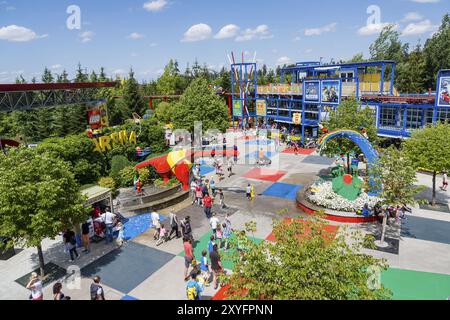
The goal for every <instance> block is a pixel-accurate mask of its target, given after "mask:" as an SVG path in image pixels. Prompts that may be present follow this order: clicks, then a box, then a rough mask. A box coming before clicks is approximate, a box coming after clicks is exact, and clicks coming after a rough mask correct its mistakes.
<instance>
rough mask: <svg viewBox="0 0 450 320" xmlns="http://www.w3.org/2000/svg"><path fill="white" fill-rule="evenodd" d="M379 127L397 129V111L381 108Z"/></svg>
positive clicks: (395, 109)
mask: <svg viewBox="0 0 450 320" xmlns="http://www.w3.org/2000/svg"><path fill="white" fill-rule="evenodd" d="M380 108H381V111H380V126H381V127H389V128H398V126H397V119H398V117H396V116H397V115H398V109H397V108H394V107H381V106H380Z"/></svg>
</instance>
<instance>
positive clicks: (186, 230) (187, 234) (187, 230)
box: [181, 216, 194, 243]
mask: <svg viewBox="0 0 450 320" xmlns="http://www.w3.org/2000/svg"><path fill="white" fill-rule="evenodd" d="M181 230H182V233H183V238H188V239H191V241H192V243H193V242H194V237H193V236H192V227H191V217H190V216H187V217H186V218H184V219H183V220H182V221H181Z"/></svg>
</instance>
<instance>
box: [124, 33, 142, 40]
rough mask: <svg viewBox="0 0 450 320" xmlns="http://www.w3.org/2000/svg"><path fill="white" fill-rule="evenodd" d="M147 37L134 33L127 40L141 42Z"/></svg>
mask: <svg viewBox="0 0 450 320" xmlns="http://www.w3.org/2000/svg"><path fill="white" fill-rule="evenodd" d="M144 37H145V36H144V35H143V34H140V33H137V32H133V33H132V34H130V35H129V36H128V37H127V38H128V39H132V40H139V39H142V38H144Z"/></svg>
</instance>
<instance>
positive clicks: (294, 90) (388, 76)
mask: <svg viewBox="0 0 450 320" xmlns="http://www.w3.org/2000/svg"><path fill="white" fill-rule="evenodd" d="M394 73H395V62H394V61H374V62H358V63H341V64H321V63H320V62H314V61H312V62H300V63H297V64H296V65H295V66H292V67H288V68H283V69H282V70H281V81H280V83H279V84H269V85H258V79H257V65H256V64H255V63H236V64H232V65H231V81H232V96H233V108H232V109H233V124H235V123H236V122H238V123H240V124H250V125H255V126H256V125H259V126H261V125H263V124H265V125H268V126H270V125H272V124H273V123H277V124H278V125H279V126H285V127H286V128H288V129H289V130H295V131H296V133H298V134H299V135H301V137H302V141H303V142H304V141H305V139H306V138H309V137H313V138H314V137H317V136H318V132H319V128H320V124H321V122H323V121H326V120H327V119H328V117H329V112H330V111H331V110H333V109H335V108H336V107H337V106H338V105H339V104H340V103H341V101H343V100H346V99H350V98H352V99H357V100H358V101H360V102H361V105H362V107H365V108H370V109H371V110H372V111H373V115H374V123H375V124H376V126H377V128H378V134H379V135H380V136H384V137H392V138H407V137H409V136H410V134H411V131H412V130H414V129H419V128H422V127H424V126H425V125H427V124H431V123H436V121H446V120H450V97H449V91H450V70H442V71H440V72H439V75H438V84H437V88H436V93H433V94H432V93H429V94H427V95H418V94H415V95H401V94H399V93H398V92H397V90H396V89H395V84H394Z"/></svg>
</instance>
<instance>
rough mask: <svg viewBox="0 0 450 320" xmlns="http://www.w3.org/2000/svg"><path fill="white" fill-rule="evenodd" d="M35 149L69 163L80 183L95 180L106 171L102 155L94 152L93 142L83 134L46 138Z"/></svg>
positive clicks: (88, 182)
mask: <svg viewBox="0 0 450 320" xmlns="http://www.w3.org/2000/svg"><path fill="white" fill-rule="evenodd" d="M37 151H38V152H39V153H46V154H50V155H52V156H53V157H55V158H60V159H62V160H64V161H67V162H69V163H71V167H70V168H71V170H72V172H73V173H74V175H75V179H76V180H77V181H78V183H79V184H80V185H85V184H90V183H95V182H97V181H98V179H99V178H100V177H101V176H102V175H103V173H105V171H106V168H105V167H106V164H105V163H104V159H103V155H101V154H99V153H97V152H94V142H93V141H92V140H91V139H89V138H88V137H87V136H86V135H84V134H82V135H71V136H67V137H65V138H50V139H46V140H44V141H43V142H42V143H40V144H39V145H38V147H37Z"/></svg>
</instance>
